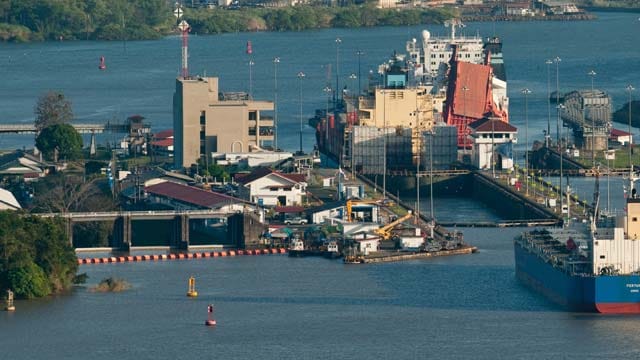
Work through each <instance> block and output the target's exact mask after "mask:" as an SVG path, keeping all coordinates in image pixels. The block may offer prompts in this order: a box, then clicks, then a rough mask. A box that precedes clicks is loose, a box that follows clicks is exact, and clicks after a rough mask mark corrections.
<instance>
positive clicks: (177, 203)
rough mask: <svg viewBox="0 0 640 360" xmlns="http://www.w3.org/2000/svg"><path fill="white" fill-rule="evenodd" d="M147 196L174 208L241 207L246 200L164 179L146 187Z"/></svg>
mask: <svg viewBox="0 0 640 360" xmlns="http://www.w3.org/2000/svg"><path fill="white" fill-rule="evenodd" d="M144 191H145V193H146V194H147V196H148V197H149V198H150V199H151V200H152V201H153V202H155V203H160V204H164V205H167V206H170V207H172V208H174V209H221V208H225V207H226V208H230V207H232V205H236V206H238V208H239V209H241V208H242V206H244V205H246V202H245V201H243V200H241V199H238V198H234V197H233V196H229V195H224V194H220V193H215V192H212V191H207V190H202V189H199V188H196V187H193V186H188V185H182V184H178V183H174V182H171V181H164V182H161V183H158V184H154V185H150V186H146V187H145V188H144Z"/></svg>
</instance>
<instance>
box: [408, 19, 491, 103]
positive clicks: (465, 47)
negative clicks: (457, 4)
mask: <svg viewBox="0 0 640 360" xmlns="http://www.w3.org/2000/svg"><path fill="white" fill-rule="evenodd" d="M445 26H448V27H450V28H451V34H450V36H448V37H432V36H431V33H430V32H429V31H428V30H424V31H422V39H421V41H420V42H418V40H417V39H415V38H414V39H412V40H411V41H408V42H407V52H408V53H409V58H410V61H411V63H412V64H413V65H414V70H413V75H414V76H415V79H416V80H418V81H419V82H422V83H423V84H426V85H433V86H434V91H435V92H437V91H440V89H441V88H442V87H443V86H444V83H445V79H446V75H447V73H448V70H449V62H450V61H451V56H452V55H453V50H454V47H457V53H458V60H460V61H465V62H469V63H473V64H484V61H485V58H484V57H485V56H484V51H483V46H484V43H483V40H482V38H481V37H479V36H474V37H467V36H459V35H458V36H456V27H464V24H462V22H460V21H459V20H457V19H453V20H449V21H447V22H445Z"/></svg>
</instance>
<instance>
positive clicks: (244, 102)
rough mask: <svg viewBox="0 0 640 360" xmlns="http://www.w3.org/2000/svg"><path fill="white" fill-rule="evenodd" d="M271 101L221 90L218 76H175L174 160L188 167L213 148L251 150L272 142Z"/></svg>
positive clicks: (179, 166)
mask: <svg viewBox="0 0 640 360" xmlns="http://www.w3.org/2000/svg"><path fill="white" fill-rule="evenodd" d="M273 109H274V107H273V102H272V101H256V100H253V99H251V98H250V97H249V95H248V94H246V93H222V92H220V91H219V88H218V78H217V77H207V78H203V77H190V78H186V79H185V78H178V79H176V90H175V93H174V94H173V129H174V152H175V154H174V164H175V166H176V167H178V168H182V167H189V166H191V164H195V163H196V162H197V160H198V159H200V158H202V159H203V160H208V161H209V163H211V159H210V156H211V155H210V154H211V153H213V152H218V153H220V152H249V151H253V150H256V149H258V148H261V147H263V146H265V145H271V143H272V142H273V139H274V138H273V134H274V129H273V117H272V116H270V115H266V114H264V112H271V111H273ZM205 156H207V158H205Z"/></svg>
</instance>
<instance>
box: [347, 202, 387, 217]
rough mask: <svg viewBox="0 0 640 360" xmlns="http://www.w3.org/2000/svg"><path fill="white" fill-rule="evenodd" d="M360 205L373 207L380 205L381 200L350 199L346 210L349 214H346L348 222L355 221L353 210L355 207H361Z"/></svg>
mask: <svg viewBox="0 0 640 360" xmlns="http://www.w3.org/2000/svg"><path fill="white" fill-rule="evenodd" d="M359 204H372V205H379V204H380V201H379V200H358V199H349V200H347V205H346V209H347V213H346V220H347V221H348V222H351V221H353V219H352V218H351V214H352V210H353V206H356V205H359Z"/></svg>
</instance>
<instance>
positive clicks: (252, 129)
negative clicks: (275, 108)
mask: <svg viewBox="0 0 640 360" xmlns="http://www.w3.org/2000/svg"><path fill="white" fill-rule="evenodd" d="M249 136H256V128H255V127H250V128H249Z"/></svg>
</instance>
